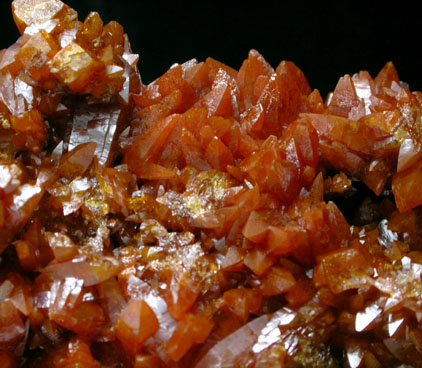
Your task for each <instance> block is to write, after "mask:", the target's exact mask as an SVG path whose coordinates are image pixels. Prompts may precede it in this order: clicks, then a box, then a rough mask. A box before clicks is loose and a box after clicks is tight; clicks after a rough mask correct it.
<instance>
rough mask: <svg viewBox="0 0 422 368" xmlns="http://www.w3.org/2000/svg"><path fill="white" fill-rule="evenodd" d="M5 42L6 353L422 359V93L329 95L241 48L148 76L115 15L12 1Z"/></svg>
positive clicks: (58, 366)
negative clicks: (233, 61) (234, 56)
mask: <svg viewBox="0 0 422 368" xmlns="http://www.w3.org/2000/svg"><path fill="white" fill-rule="evenodd" d="M12 12H13V18H14V19H15V22H16V25H17V27H18V30H19V32H20V33H21V38H20V39H19V40H18V41H17V42H16V43H15V44H14V45H11V46H10V47H9V48H8V49H6V50H3V51H2V52H0V150H1V157H0V254H1V264H0V366H1V367H3V366H4V367H8V368H12V367H13V368H15V367H17V366H21V365H25V366H28V367H34V368H35V367H41V366H42V367H47V368H65V367H66V368H70V367H89V368H99V367H104V368H105V367H108V368H111V367H129V368H131V367H133V368H141V367H154V368H159V367H172V368H178V367H180V368H181V367H183V368H207V367H210V366H212V367H215V368H222V367H227V368H229V367H233V368H235V367H236V368H237V367H251V368H252V367H255V368H266V367H275V366H281V367H342V366H348V367H353V368H358V367H381V366H386V367H395V366H401V365H409V364H410V365H415V366H418V362H420V361H421V358H422V353H421V351H422V343H421V341H422V327H421V315H422V314H421V313H422V305H421V300H422V288H421V285H420V281H421V274H422V252H421V249H422V231H421V229H422V199H421V198H422V196H421V195H420V193H419V191H418V189H419V187H421V186H422V174H421V173H422V139H421V126H420V116H421V112H422V93H421V92H411V91H410V90H409V89H408V87H407V85H406V84H405V83H401V82H400V79H399V77H398V74H397V71H396V70H395V68H394V66H393V64H392V63H387V64H386V65H385V66H384V68H383V69H382V70H381V71H380V73H379V74H378V76H377V77H375V78H372V77H371V76H370V74H369V73H368V72H365V71H362V72H360V73H357V74H354V75H352V76H350V75H345V76H343V77H341V78H340V80H339V82H338V83H337V85H336V86H334V87H335V88H334V91H333V93H332V94H330V95H329V96H328V98H327V100H326V102H324V100H323V98H322V97H321V95H320V93H319V91H318V90H316V89H315V90H313V91H312V90H311V88H310V86H309V84H308V82H307V80H306V78H305V76H304V74H303V73H302V72H301V70H300V69H299V68H298V67H297V66H296V65H295V64H294V63H292V62H290V61H282V62H281V63H280V64H279V65H278V66H277V67H276V68H275V69H274V68H273V67H272V66H271V65H269V63H268V62H267V61H266V60H265V59H264V57H263V56H262V55H261V54H259V52H258V51H256V50H251V51H250V52H249V54H248V56H247V59H246V60H245V61H244V62H243V64H242V66H241V67H240V69H239V70H238V71H237V70H235V69H233V68H231V67H229V66H227V65H224V64H223V63H221V62H219V61H217V60H215V59H212V58H208V59H206V60H205V61H203V62H198V61H197V60H195V59H192V60H189V61H187V62H185V63H183V64H176V65H174V66H172V67H171V68H170V69H169V70H168V71H167V72H166V73H164V74H163V75H162V76H161V77H159V78H158V79H156V80H155V81H154V82H152V83H150V84H148V85H145V84H143V83H142V82H141V79H140V76H139V73H138V70H137V68H136V63H137V61H138V56H137V55H136V54H133V53H132V51H131V48H130V43H129V40H128V37H127V35H125V33H124V30H123V28H122V26H121V25H120V24H118V23H117V22H110V23H108V24H104V23H103V21H102V19H101V17H100V15H99V14H98V13H96V12H91V13H90V14H89V15H88V16H87V18H86V19H85V20H84V21H83V22H81V21H79V20H78V17H77V13H76V11H74V10H73V9H71V8H70V7H69V6H67V5H65V4H64V3H63V2H62V1H60V0H14V1H13V3H12Z"/></svg>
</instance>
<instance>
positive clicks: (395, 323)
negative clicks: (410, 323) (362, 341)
mask: <svg viewBox="0 0 422 368" xmlns="http://www.w3.org/2000/svg"><path fill="white" fill-rule="evenodd" d="M403 322H404V318H400V319H397V320H393V315H392V314H390V315H389V316H388V335H389V336H390V337H392V336H394V334H395V333H396V331H397V330H398V329H399V327H400V326H401V325H402V323H403Z"/></svg>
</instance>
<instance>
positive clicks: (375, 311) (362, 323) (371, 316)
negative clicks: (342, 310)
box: [355, 304, 382, 332]
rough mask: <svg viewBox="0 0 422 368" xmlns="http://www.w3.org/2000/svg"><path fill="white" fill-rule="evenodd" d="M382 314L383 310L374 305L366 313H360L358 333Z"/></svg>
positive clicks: (357, 324)
mask: <svg viewBox="0 0 422 368" xmlns="http://www.w3.org/2000/svg"><path fill="white" fill-rule="evenodd" d="M381 313H382V309H381V308H380V307H379V306H378V305H376V304H372V305H370V306H368V307H366V308H365V311H364V312H359V313H357V314H356V319H355V330H356V331H358V332H360V331H363V330H364V329H365V328H366V327H368V326H369V325H370V324H371V323H372V322H373V321H374V320H375V318H377V317H378V316H379V315H380V314H381Z"/></svg>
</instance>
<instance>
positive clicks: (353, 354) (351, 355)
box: [347, 349, 363, 368]
mask: <svg viewBox="0 0 422 368" xmlns="http://www.w3.org/2000/svg"><path fill="white" fill-rule="evenodd" d="M362 360H363V351H362V350H360V349H355V350H351V351H349V350H347V361H348V363H349V366H350V368H358V367H359V366H360V364H361V362H362Z"/></svg>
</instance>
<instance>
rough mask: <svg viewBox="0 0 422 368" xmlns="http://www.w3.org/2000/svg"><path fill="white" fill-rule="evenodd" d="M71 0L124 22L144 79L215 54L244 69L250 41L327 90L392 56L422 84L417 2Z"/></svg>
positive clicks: (6, 9)
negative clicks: (341, 80) (191, 60)
mask: <svg viewBox="0 0 422 368" xmlns="http://www.w3.org/2000/svg"><path fill="white" fill-rule="evenodd" d="M409 3H410V2H408V1H401V2H400V3H398V2H394V3H387V2H382V3H381V2H375V1H370V0H368V1H367V2H366V4H365V3H360V2H357V1H340V0H339V1H336V2H321V1H312V2H306V1H289V2H286V1H266V0H262V1H247V0H244V1H224V2H219V1H209V0H208V1H196V2H194V3H192V2H186V1H180V0H179V1H172V2H170V3H169V2H165V1H151V0H149V1H128V0H119V1H115V0H111V1H110V0H108V1H106V0H83V1H82V0H68V1H67V4H68V5H70V6H72V7H73V8H74V9H76V10H77V11H78V13H79V17H80V19H81V20H83V19H84V18H85V17H86V15H87V14H88V13H89V11H90V10H96V11H98V12H99V13H100V15H101V16H102V18H103V19H104V21H105V22H108V21H110V20H116V21H118V22H119V23H121V24H122V25H123V26H124V28H125V31H126V33H127V34H128V35H129V38H130V40H131V43H132V48H133V51H134V52H135V53H138V54H140V62H139V69H140V72H141V76H142V79H143V82H144V83H149V82H151V81H153V80H154V79H155V78H157V77H158V76H160V75H161V74H162V73H164V72H165V71H166V70H167V69H168V68H169V67H170V66H171V65H172V64H173V63H175V62H179V63H182V62H184V61H186V60H189V59H191V58H196V59H198V60H199V61H203V60H205V58H206V57H208V56H211V57H213V58H215V59H217V60H219V61H222V62H224V63H226V64H228V65H230V66H231V67H233V68H236V69H238V68H239V67H240V66H241V64H242V61H243V60H244V59H245V58H246V57H247V54H248V51H249V50H250V49H251V48H254V49H256V50H258V51H259V52H260V53H261V54H262V55H263V56H264V57H265V58H266V59H267V61H268V62H269V63H270V64H271V65H272V66H273V67H276V66H277V65H278V64H279V62H280V61H281V60H291V61H293V62H295V63H296V64H297V65H298V66H299V67H300V68H301V69H302V70H303V72H304V73H305V75H306V77H307V78H308V81H309V83H310V85H311V87H312V88H318V89H319V90H320V91H321V94H322V95H323V96H325V95H326V94H327V93H328V92H329V91H331V90H333V89H334V87H335V85H336V82H337V80H338V78H339V77H340V76H342V75H344V74H353V73H356V72H358V71H360V70H368V71H369V72H370V73H371V75H372V76H373V77H375V76H376V74H377V73H378V72H379V70H380V69H381V68H382V67H383V65H384V64H385V63H386V62H387V61H392V62H393V63H394V65H395V66H396V68H397V70H398V73H399V77H400V79H401V80H402V81H405V82H408V83H409V85H410V89H411V90H422V73H421V71H420V70H421V65H422V63H421V58H420V56H419V54H420V50H421V48H422V22H421V21H420V17H421V16H420V13H419V9H418V7H416V4H417V2H414V5H412V4H409ZM0 17H1V24H0V27H1V29H0V31H1V44H0V48H5V47H8V46H9V45H10V44H11V43H12V42H14V41H15V40H16V39H17V37H18V32H17V30H16V27H15V26H14V23H13V19H12V15H11V12H10V1H9V0H1V4H0Z"/></svg>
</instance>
